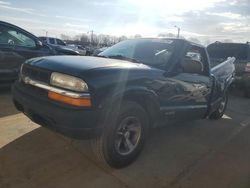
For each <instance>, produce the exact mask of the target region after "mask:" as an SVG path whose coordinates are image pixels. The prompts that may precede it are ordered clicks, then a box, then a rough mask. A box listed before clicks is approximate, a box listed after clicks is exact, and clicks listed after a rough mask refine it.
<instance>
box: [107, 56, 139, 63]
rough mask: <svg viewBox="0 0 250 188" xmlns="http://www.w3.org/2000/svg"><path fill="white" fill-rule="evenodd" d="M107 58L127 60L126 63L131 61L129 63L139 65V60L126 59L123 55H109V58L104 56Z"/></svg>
mask: <svg viewBox="0 0 250 188" xmlns="http://www.w3.org/2000/svg"><path fill="white" fill-rule="evenodd" d="M106 57H107V58H111V59H121V60H127V61H131V62H134V63H141V62H140V61H139V60H137V59H134V58H130V57H126V56H123V55H109V56H106Z"/></svg>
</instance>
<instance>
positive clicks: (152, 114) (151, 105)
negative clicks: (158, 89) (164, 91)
mask: <svg viewBox="0 0 250 188" xmlns="http://www.w3.org/2000/svg"><path fill="white" fill-rule="evenodd" d="M123 100H128V101H133V102H136V103H138V104H139V105H141V106H142V107H143V108H144V110H145V111H146V113H147V114H148V115H149V121H150V125H153V123H154V122H155V120H156V118H157V115H158V114H159V113H158V112H159V106H158V104H157V103H156V102H155V101H154V100H153V99H152V97H149V96H147V95H141V94H133V95H132V94H130V95H125V96H123Z"/></svg>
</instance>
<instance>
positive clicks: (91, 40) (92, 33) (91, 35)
mask: <svg viewBox="0 0 250 188" xmlns="http://www.w3.org/2000/svg"><path fill="white" fill-rule="evenodd" d="M88 33H90V44H91V45H92V44H93V35H94V31H93V30H90V31H88Z"/></svg>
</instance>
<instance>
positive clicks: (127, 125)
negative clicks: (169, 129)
mask: <svg viewBox="0 0 250 188" xmlns="http://www.w3.org/2000/svg"><path fill="white" fill-rule="evenodd" d="M115 111H116V112H113V113H112V115H113V117H109V118H110V119H109V120H108V121H107V122H106V125H105V127H104V130H103V134H102V136H101V137H99V138H97V139H96V140H94V142H93V144H92V145H93V146H94V148H93V149H94V151H95V153H96V154H97V157H98V159H100V160H101V162H104V163H107V164H108V165H110V166H112V167H115V168H121V167H124V166H126V165H128V164H130V163H132V162H133V161H134V160H135V159H136V158H137V156H138V155H139V153H140V152H141V150H142V148H143V145H144V142H145V140H146V135H147V132H148V118H147V113H146V112H145V110H144V109H143V108H142V107H141V106H140V105H139V104H137V103H135V102H131V101H126V102H122V103H121V105H120V108H119V110H115Z"/></svg>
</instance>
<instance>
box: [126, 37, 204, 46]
mask: <svg viewBox="0 0 250 188" xmlns="http://www.w3.org/2000/svg"><path fill="white" fill-rule="evenodd" d="M143 39H151V40H153V39H157V40H173V41H181V42H183V43H189V44H191V45H194V46H198V47H201V48H205V47H204V46H203V45H201V44H198V43H195V42H191V41H189V40H187V39H183V38H168V37H166V38H165V37H146V38H137V39H136V40H143ZM130 40H134V39H130Z"/></svg>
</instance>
